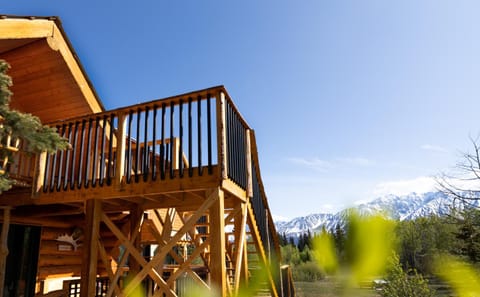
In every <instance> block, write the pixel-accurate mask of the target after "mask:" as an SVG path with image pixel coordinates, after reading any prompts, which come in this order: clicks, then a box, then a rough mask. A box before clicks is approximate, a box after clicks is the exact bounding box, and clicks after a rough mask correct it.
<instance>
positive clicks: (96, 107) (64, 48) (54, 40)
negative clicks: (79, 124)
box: [47, 23, 103, 113]
mask: <svg viewBox="0 0 480 297" xmlns="http://www.w3.org/2000/svg"><path fill="white" fill-rule="evenodd" d="M47 41H49V45H50V46H51V47H52V49H54V50H58V51H59V52H60V53H61V54H62V56H63V59H64V60H65V63H66V64H67V66H68V68H69V69H70V72H71V73H72V75H73V77H74V79H75V81H76V82H77V85H78V87H79V88H80V90H81V91H82V94H83V96H84V97H85V100H86V101H87V102H88V104H89V105H90V108H91V109H92V112H93V113H97V112H101V111H103V108H102V106H101V105H100V102H99V100H98V98H97V96H96V95H95V93H94V92H93V90H92V88H91V86H90V84H89V83H88V81H87V78H86V75H85V73H84V72H83V70H82V68H81V66H80V65H79V63H78V61H77V59H75V56H74V55H73V52H72V49H71V48H70V47H69V45H68V43H67V42H66V40H65V38H64V37H63V34H62V32H61V31H60V29H59V28H58V27H57V25H56V24H55V23H53V34H52V37H51V39H47Z"/></svg>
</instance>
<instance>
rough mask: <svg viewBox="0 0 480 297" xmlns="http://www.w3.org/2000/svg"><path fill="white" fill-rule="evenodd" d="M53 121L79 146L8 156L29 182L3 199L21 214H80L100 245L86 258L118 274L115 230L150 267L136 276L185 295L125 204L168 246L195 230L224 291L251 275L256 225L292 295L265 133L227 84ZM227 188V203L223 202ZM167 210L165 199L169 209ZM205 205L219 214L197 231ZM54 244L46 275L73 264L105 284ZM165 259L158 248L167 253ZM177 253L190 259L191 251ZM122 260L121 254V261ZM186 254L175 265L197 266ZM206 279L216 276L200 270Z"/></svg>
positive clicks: (56, 220) (275, 277)
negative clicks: (148, 255) (265, 174)
mask: <svg viewBox="0 0 480 297" xmlns="http://www.w3.org/2000/svg"><path fill="white" fill-rule="evenodd" d="M49 125H51V126H54V127H56V128H57V130H58V132H59V133H60V135H62V136H63V137H65V138H67V139H68V140H69V142H70V144H71V148H70V149H69V150H66V151H58V152H56V153H55V154H50V155H47V154H45V153H44V154H40V155H38V156H35V155H28V154H25V153H20V152H21V151H22V150H21V149H20V152H19V153H17V154H16V155H15V156H14V158H13V159H12V160H11V161H10V162H9V163H10V164H9V165H8V170H9V173H10V175H11V176H12V177H14V178H16V179H17V180H18V182H17V183H16V186H15V187H14V188H13V189H12V190H10V191H8V192H5V193H3V194H2V195H0V204H1V205H3V206H7V207H13V208H14V209H13V210H12V216H11V221H12V222H14V223H20V224H27V225H41V226H44V227H50V228H53V227H55V228H66V227H69V228H72V226H81V227H82V229H85V230H86V233H87V234H86V236H85V240H84V245H86V246H90V247H92V249H93V252H87V253H93V254H88V255H86V254H85V252H84V253H83V255H84V260H86V261H87V262H88V263H86V264H85V263H83V264H82V265H87V266H88V267H95V268H96V271H97V273H98V275H100V276H103V277H109V278H110V281H111V282H112V283H116V282H117V280H118V276H116V275H117V274H116V273H115V272H113V270H110V268H108V267H109V265H108V261H109V260H108V259H109V258H108V256H107V254H109V252H108V249H106V248H105V247H106V246H107V245H108V243H107V241H108V240H107V239H105V238H106V237H107V236H110V237H112V236H114V238H116V239H115V240H116V241H120V242H123V244H124V245H125V246H126V247H127V250H128V251H129V253H130V254H132V255H136V257H134V258H135V259H136V260H135V261H136V262H137V268H136V269H137V270H136V271H137V272H138V271H139V274H138V278H136V279H135V281H137V282H140V281H141V280H143V279H145V278H150V279H152V280H153V281H154V282H156V283H157V285H158V286H159V289H158V290H160V291H162V292H164V293H165V294H167V296H170V295H171V296H176V293H175V292H174V291H172V289H171V284H170V283H169V281H168V280H164V279H162V278H161V277H160V276H158V273H159V272H158V271H156V270H155V268H154V267H153V266H152V265H153V264H152V265H150V264H149V263H147V262H144V261H143V260H141V259H140V258H139V257H141V256H140V254H138V247H139V241H138V240H136V239H135V238H136V235H135V234H137V233H135V232H133V230H135V229H132V228H133V227H130V229H129V230H130V231H128V232H127V233H126V234H125V233H122V231H121V230H120V229H121V228H120V227H119V226H120V224H121V222H122V220H123V221H125V218H127V217H126V216H128V219H129V220H131V223H130V224H131V225H132V226H134V225H135V224H140V226H142V230H143V229H145V228H146V229H149V228H150V229H152V228H153V229H154V231H151V232H150V233H149V232H146V233H145V232H144V231H142V232H141V234H142V236H140V235H139V237H141V238H142V239H141V240H140V242H144V243H145V244H147V243H152V242H158V243H162V244H163V245H164V248H165V250H164V252H162V253H163V254H162V253H160V254H162V256H163V257H165V256H166V255H167V254H168V253H170V252H168V250H169V249H171V248H172V247H173V246H176V245H178V244H181V243H184V242H186V241H189V242H191V243H192V244H194V245H195V246H196V248H197V249H198V253H199V255H202V258H203V259H204V264H205V265H206V268H205V269H206V271H209V273H210V274H212V276H211V278H212V279H214V280H216V281H217V285H218V283H220V288H222V287H223V289H221V291H222V292H223V293H222V295H226V294H227V292H228V294H229V295H232V294H234V292H236V291H238V287H239V284H240V283H241V279H245V278H247V274H246V270H247V268H246V267H247V266H248V264H247V263H246V260H245V259H246V249H247V247H246V244H244V243H245V242H246V241H247V233H248V234H249V235H248V237H249V238H250V239H251V240H252V242H253V244H254V246H255V251H256V253H257V255H258V259H259V262H260V263H263V265H267V266H268V267H270V269H268V271H269V273H268V284H269V287H270V290H271V292H272V296H283V295H282V288H283V286H284V285H282V280H281V277H280V275H279V274H278V273H279V271H280V269H279V267H280V266H279V259H280V250H279V245H278V239H277V234H276V231H275V227H274V224H273V220H272V216H271V213H270V210H269V206H268V202H267V198H266V195H265V191H264V188H263V183H262V180H261V175H260V167H259V160H258V153H257V147H256V141H255V134H254V132H253V130H252V129H251V128H250V127H249V126H248V124H247V122H246V121H245V120H244V119H243V117H242V116H241V115H240V113H239V111H238V110H237V108H236V107H235V105H234V103H233V101H232V100H231V98H230V97H229V95H228V93H227V91H226V90H225V88H224V87H222V86H219V87H214V88H210V89H205V90H201V91H197V92H192V93H187V94H183V95H179V96H173V97H169V98H165V99H161V100H155V101H151V102H148V103H142V104H137V105H133V106H128V107H124V108H119V109H115V110H111V111H106V112H101V113H95V114H91V115H88V116H83V117H77V118H72V119H67V120H63V121H59V122H55V123H49ZM21 147H22V146H21V145H20V148H21ZM212 193H213V194H212ZM212 195H213V196H212ZM212 197H213V198H212ZM219 197H220V198H219ZM218 199H220V200H221V203H220V204H219V205H218V208H217V206H215V205H216V203H217V202H216V201H219V200H218ZM98 208H99V209H100V210H98ZM170 209H174V210H175V212H178V213H181V215H180V216H179V218H180V220H181V223H180V227H179V228H177V230H176V231H175V232H176V234H175V235H171V234H170V233H171V231H169V230H172V231H173V228H172V226H171V225H173V224H174V222H173V220H172V221H171V222H170V223H167V221H168V216H167V215H165V214H166V213H169V211H170ZM158 210H164V211H163V215H162V214H159V213H158V212H157V211H158ZM215 212H217V213H216V214H215ZM135 213H137V214H135ZM139 213H144V214H145V219H143V220H142V219H141V217H142V216H141V215H139ZM148 213H149V214H150V215H148ZM152 214H153V216H151V215H152ZM162 216H163V217H162ZM202 217H208V220H207V221H208V223H206V225H205V226H206V227H205V228H207V229H208V230H209V234H208V235H207V234H206V235H203V236H200V237H201V239H198V238H199V237H198V236H197V235H195V234H196V232H197V233H198V232H199V230H200V229H198V228H200V227H199V225H198V222H199V220H200V219H201V218H202ZM155 220H157V221H155ZM155 222H156V223H155ZM143 224H146V225H145V227H143V226H144V225H143ZM229 224H232V225H233V226H234V230H235V231H234V232H233V233H232V235H231V236H233V237H234V238H235V241H234V242H233V243H232V242H230V241H229V237H228V236H229V235H226V233H225V229H224V228H225V227H224V226H226V225H229ZM95 226H97V227H95ZM100 226H104V227H102V228H104V229H105V230H103V229H102V228H100ZM105 226H106V227H107V228H105ZM168 226H170V227H168ZM217 226H218V229H217ZM99 228H100V229H99ZM192 228H193V229H192ZM150 229H149V230H150ZM91 230H93V231H91ZM95 230H97V231H95ZM102 230H103V231H102ZM155 230H156V231H155ZM192 230H193V231H192ZM241 230H243V231H241ZM92 232H93V233H92ZM95 232H97V233H99V234H100V237H99V239H98V246H99V247H101V248H99V253H100V254H101V255H102V256H101V260H102V261H99V260H97V255H96V250H97V249H96V248H95V247H96V243H95V242H96V240H97V239H96V237H95V234H96V233H95ZM152 232H153V233H152ZM192 232H193V233H192ZM92 236H93V237H92ZM185 236H187V237H185ZM43 237H44V238H46V237H47V236H46V235H45V236H43ZM186 238H187V239H186ZM197 239H198V240H197ZM42 240H43V239H42ZM45 240H51V239H48V238H46V239H45ZM92 244H93V246H92ZM117 244H118V243H117ZM46 246H48V245H47V244H45V245H44V247H46ZM240 246H242V248H240ZM244 246H245V247H244ZM205 249H206V250H208V253H207V254H205ZM101 251H103V252H101ZM50 252H54V251H50ZM50 252H48V251H45V252H43V254H45V256H44V259H42V260H41V261H40V263H43V264H44V265H46V266H47V267H46V268H45V267H43V268H42V267H39V270H40V271H43V272H41V273H40V272H39V276H41V277H40V278H42V277H48V276H49V275H50V274H55V273H58V271H63V272H68V271H70V272H71V273H70V275H78V276H81V277H82V281H83V280H84V279H85V283H83V285H82V286H83V287H84V288H88V286H89V285H88V284H90V287H91V286H93V285H92V284H95V282H94V280H92V276H91V275H90V274H88V273H87V272H85V271H86V270H88V269H89V268H88V267H83V268H81V266H82V265H80V263H78V264H76V266H75V267H74V265H75V263H77V261H76V260H75V259H73V258H72V259H71V263H72V264H71V265H67V266H66V267H64V266H65V265H63V266H62V267H63V268H62V269H63V270H61V269H60V268H55V269H57V270H55V269H54V268H52V267H56V266H54V265H53V266H52V265H51V263H49V260H45V259H48V256H47V255H48V253H50ZM102 253H103V254H102ZM215 253H216V254H217V255H220V256H217V258H216V259H217V260H216V262H215V261H213V258H211V257H213V256H212V255H214V254H215ZM242 253H245V255H243V256H242V255H241V254H242ZM40 254H41V256H42V255H43V254H42V252H41V253H40ZM209 255H210V256H209ZM175 257H176V256H175ZM92 259H93V260H92ZM222 259H224V260H225V259H226V260H227V263H228V262H230V263H232V264H231V267H230V268H228V269H227V267H226V264H225V263H226V262H224V260H222ZM242 259H243V260H242ZM97 261H98V262H99V263H100V264H97ZM162 261H163V260H162V259H158V262H156V263H157V264H158V263H162ZM178 261H180V263H182V262H185V263H187V264H188V263H189V262H188V260H187V259H183V260H181V259H179V260H178ZM212 261H213V262H212ZM242 261H243V262H242ZM60 262H61V261H60ZM222 262H223V264H222ZM215 263H217V264H215ZM242 263H243V264H242ZM60 264H61V263H59V264H58V265H60ZM121 264H122V263H121V261H120V262H117V263H116V264H115V265H117V266H122V265H121ZM212 265H213V266H212ZM217 265H220V266H217ZM187 266H188V265H186V264H185V265H180V266H179V267H180V268H182V269H183V270H182V269H180V270H178V275H177V274H175V277H179V276H180V275H181V274H182V271H187V272H188V271H190V272H191V270H188V268H187ZM138 267H140V268H142V267H143V270H142V269H140V270H138ZM242 267H243V268H242ZM42 269H43V270H42ZM229 269H230V270H229ZM152 271H153V272H152ZM161 271H163V270H160V272H161ZM228 271H232V273H231V276H230V277H227V275H229V272H228ZM242 271H243V272H242ZM63 272H62V273H63ZM95 275H96V274H95ZM160 275H161V273H160ZM242 275H243V276H242ZM228 279H230V281H229V280H228ZM196 280H197V281H198V282H199V283H201V284H202V285H206V284H205V283H204V282H203V281H201V280H200V279H198V276H197V277H196ZM289 280H290V281H291V279H289ZM222 284H223V285H222ZM169 288H170V289H169ZM122 290H123V289H121V288H120V286H118V285H117V286H115V287H114V288H113V289H111V290H110V291H109V294H110V295H109V296H113V295H115V294H116V293H118V294H121V293H120V292H121V291H122ZM131 290H132V288H131V287H130V286H127V288H125V291H123V292H124V293H125V292H127V293H126V294H128V292H130V291H131ZM114 292H116V293H115V294H114ZM112 294H113V295H112ZM285 296H289V295H285Z"/></svg>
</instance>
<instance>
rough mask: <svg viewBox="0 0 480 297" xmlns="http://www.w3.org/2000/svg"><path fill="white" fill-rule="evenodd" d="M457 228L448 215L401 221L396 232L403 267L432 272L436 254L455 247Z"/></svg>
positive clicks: (446, 251)
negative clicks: (450, 221)
mask: <svg viewBox="0 0 480 297" xmlns="http://www.w3.org/2000/svg"><path fill="white" fill-rule="evenodd" d="M455 230H456V227H455V225H453V224H451V223H449V221H448V218H447V217H439V216H429V217H423V218H417V219H415V220H408V221H403V222H399V223H398V224H397V228H396V234H397V241H398V247H399V255H400V262H401V263H402V265H403V267H405V268H414V269H416V270H417V271H420V272H421V273H431V272H432V271H431V270H432V267H431V263H432V260H433V258H434V256H435V255H436V254H438V253H448V252H450V251H451V250H452V249H453V248H454V244H455V241H456V240H455V235H454V231H455Z"/></svg>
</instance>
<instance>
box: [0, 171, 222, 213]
mask: <svg viewBox="0 0 480 297" xmlns="http://www.w3.org/2000/svg"><path fill="white" fill-rule="evenodd" d="M217 168H218V167H217V166H214V167H213V174H212V175H209V174H203V175H202V176H199V175H198V172H197V170H195V171H194V175H193V177H191V178H190V177H186V176H185V177H184V178H179V177H178V173H176V176H177V178H174V179H172V180H170V179H166V180H158V179H157V180H156V181H151V180H148V181H147V182H143V181H142V182H139V183H130V184H124V185H122V187H121V188H120V189H118V188H116V187H112V186H103V187H99V186H97V187H95V188H92V187H89V188H88V189H85V188H82V189H75V190H67V191H60V192H56V191H55V192H51V193H50V192H48V193H43V192H41V193H40V194H39V197H38V198H37V199H31V197H30V196H31V194H28V196H29V197H19V196H18V194H17V195H15V199H12V196H13V193H9V192H8V191H7V192H5V193H3V194H2V195H1V197H0V203H1V202H3V203H8V205H12V204H13V205H15V206H18V205H30V204H36V205H40V204H52V203H72V202H83V201H85V200H87V199H102V200H103V199H115V198H122V197H127V198H128V197H132V196H136V197H144V196H147V195H151V196H155V195H160V194H165V193H178V192H183V191H185V190H190V191H200V190H207V189H212V188H215V187H218V185H219V182H218V175H217V174H218V171H217ZM166 207H168V206H165V207H158V208H166Z"/></svg>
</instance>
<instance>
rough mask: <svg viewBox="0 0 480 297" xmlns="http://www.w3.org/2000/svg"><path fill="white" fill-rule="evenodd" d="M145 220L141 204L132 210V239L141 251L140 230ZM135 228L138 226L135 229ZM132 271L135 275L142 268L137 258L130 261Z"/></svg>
mask: <svg viewBox="0 0 480 297" xmlns="http://www.w3.org/2000/svg"><path fill="white" fill-rule="evenodd" d="M142 221H143V209H142V208H141V207H139V206H137V207H133V208H132V209H131V210H130V240H131V242H132V244H133V246H134V247H135V249H136V250H137V251H141V235H142V233H141V232H140V229H141V226H142ZM135 228H138V229H137V230H135ZM136 233H139V234H138V236H136V237H135V238H134V236H133V235H134V234H136ZM129 266H130V271H129V273H130V272H131V273H133V274H132V275H135V274H136V273H138V271H139V270H140V263H138V262H137V261H135V259H130V262H129Z"/></svg>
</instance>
